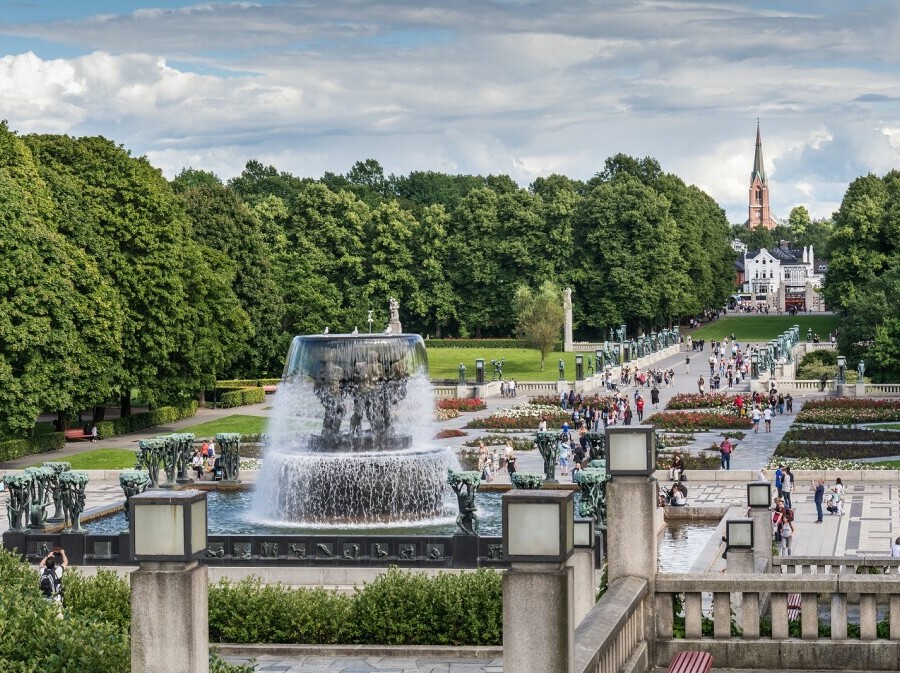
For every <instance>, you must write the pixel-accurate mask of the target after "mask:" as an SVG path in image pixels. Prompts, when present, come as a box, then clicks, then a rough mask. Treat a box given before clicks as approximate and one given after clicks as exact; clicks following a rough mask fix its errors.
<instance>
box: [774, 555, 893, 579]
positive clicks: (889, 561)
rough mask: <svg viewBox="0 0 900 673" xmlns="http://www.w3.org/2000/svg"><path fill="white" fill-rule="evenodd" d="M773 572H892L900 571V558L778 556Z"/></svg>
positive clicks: (813, 573) (822, 573)
mask: <svg viewBox="0 0 900 673" xmlns="http://www.w3.org/2000/svg"><path fill="white" fill-rule="evenodd" d="M772 566H773V567H772V572H774V573H776V574H778V573H780V574H784V575H856V574H857V573H860V572H861V573H863V574H866V573H868V572H869V571H870V569H872V570H874V571H877V572H883V571H884V570H885V569H889V571H890V573H894V574H897V573H898V571H900V558H891V557H890V556H777V557H775V558H773V559H772Z"/></svg>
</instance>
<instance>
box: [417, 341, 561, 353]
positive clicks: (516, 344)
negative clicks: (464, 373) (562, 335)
mask: <svg viewBox="0 0 900 673" xmlns="http://www.w3.org/2000/svg"><path fill="white" fill-rule="evenodd" d="M425 346H426V347H427V348H525V349H533V348H534V346H533V345H532V344H531V343H530V342H528V341H525V340H524V339H428V340H427V341H426V342H425ZM553 350H554V351H561V350H562V343H558V344H556V345H555V346H554V347H553Z"/></svg>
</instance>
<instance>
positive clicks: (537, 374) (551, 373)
mask: <svg viewBox="0 0 900 673" xmlns="http://www.w3.org/2000/svg"><path fill="white" fill-rule="evenodd" d="M427 343H428V342H426V344H427ZM583 355H584V356H585V358H584V366H585V372H584V374H585V376H587V356H588V355H591V359H593V355H592V354H590V353H584V354H583ZM477 358H483V359H484V376H485V379H486V380H488V381H490V379H491V377H492V376H493V374H494V367H493V365H491V360H499V359H501V358H505V359H506V362H504V363H503V377H504V378H514V379H516V380H518V381H556V380H557V379H558V378H559V366H558V364H557V363H558V362H559V360H560V359H562V360H564V361H565V363H566V378H567V379H569V380H570V381H571V380H573V379H574V378H575V353H551V354H550V355H548V356H547V360H546V361H545V363H544V371H541V355H540V353H538V351H536V350H529V349H525V348H431V349H429V350H428V370H429V373H430V375H431V378H433V379H454V380H456V378H457V376H458V375H459V363H460V362H462V363H463V364H464V365H465V366H466V379H468V380H469V381H474V380H475V360H476V359H477Z"/></svg>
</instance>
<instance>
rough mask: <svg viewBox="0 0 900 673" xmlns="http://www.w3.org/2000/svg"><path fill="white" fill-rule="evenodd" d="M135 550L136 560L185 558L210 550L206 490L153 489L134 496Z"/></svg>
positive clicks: (133, 551) (132, 513) (131, 509)
mask: <svg viewBox="0 0 900 673" xmlns="http://www.w3.org/2000/svg"><path fill="white" fill-rule="evenodd" d="M129 507H130V511H131V517H130V528H131V553H132V556H133V557H134V559H135V560H136V561H161V562H176V563H177V562H182V563H187V562H190V561H194V560H197V559H199V558H202V557H203V556H204V554H205V553H206V548H207V545H206V493H205V492H204V491H175V492H172V493H165V492H160V491H150V492H146V493H140V494H138V495H135V496H132V498H131V500H129Z"/></svg>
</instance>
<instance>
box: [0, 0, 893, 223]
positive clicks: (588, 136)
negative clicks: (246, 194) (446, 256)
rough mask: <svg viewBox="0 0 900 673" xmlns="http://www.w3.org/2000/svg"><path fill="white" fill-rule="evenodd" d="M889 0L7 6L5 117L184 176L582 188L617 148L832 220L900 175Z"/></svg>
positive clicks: (743, 200) (61, 0)
mask: <svg viewBox="0 0 900 673" xmlns="http://www.w3.org/2000/svg"><path fill="white" fill-rule="evenodd" d="M898 45H900V3H898V2H897V1H896V0H814V1H813V0H810V1H806V2H801V1H799V0H771V1H769V2H759V1H756V0H746V1H744V0H742V1H737V0H718V1H717V2H705V1H703V0H698V1H690V0H658V1H654V0H594V1H589V0H580V1H576V0H407V1H404V0H394V1H393V2H389V1H386V2H375V1H367V0H302V1H297V2H292V1H290V0H257V1H254V2H216V1H208V2H201V3H197V4H192V3H190V2H186V1H184V0H82V1H78V2H74V1H72V0H21V1H15V0H0V118H5V119H7V120H8V121H9V125H10V127H11V128H12V129H14V130H16V131H18V132H19V133H31V132H35V133H67V134H71V135H76V136H81V135H103V136H106V137H107V138H110V139H112V140H114V141H116V142H117V143H120V144H122V145H124V146H125V147H126V148H128V149H130V150H131V151H132V152H133V153H134V154H137V155H142V154H145V155H147V157H148V158H149V159H150V161H151V162H152V163H153V164H154V165H156V166H158V167H160V168H162V169H163V171H164V172H165V174H166V175H167V176H169V177H172V176H174V175H176V174H177V173H178V171H180V170H181V168H183V167H186V166H191V167H194V168H202V169H206V170H211V171H214V172H215V173H216V174H218V175H219V176H220V177H222V178H223V179H228V178H230V177H232V176H234V175H236V174H238V173H240V171H241V170H242V168H243V166H244V164H245V162H246V161H247V160H248V159H257V160H259V161H262V162H263V163H267V164H273V165H275V166H276V167H278V168H279V169H280V170H284V171H288V172H290V173H293V174H295V175H300V176H313V177H319V176H321V175H322V173H323V172H325V171H333V172H337V173H346V172H347V170H348V169H349V168H350V166H352V164H353V163H354V162H355V161H358V160H362V159H366V158H374V159H377V160H378V161H380V162H381V164H382V166H384V168H385V172H386V173H388V174H390V173H397V174H404V173H408V172H410V171H413V170H438V171H444V172H449V173H480V174H488V173H495V174H496V173H506V174H508V175H511V176H512V177H513V178H514V179H515V180H516V181H518V182H519V183H520V184H522V185H527V184H528V183H529V182H531V181H532V180H533V179H534V178H535V177H537V176H542V175H549V174H551V173H563V174H565V175H568V176H570V177H575V178H583V179H586V178H589V177H591V176H592V175H594V174H595V173H596V172H598V171H599V170H601V169H602V167H603V161H604V159H605V158H606V157H607V156H609V155H611V154H614V153H617V152H624V153H627V154H630V155H634V156H647V155H650V156H654V157H656V158H657V159H658V160H659V161H660V163H661V164H662V166H663V169H664V170H666V171H670V172H673V173H676V174H678V175H680V176H682V177H683V178H684V179H685V180H686V181H688V182H690V183H694V184H696V185H698V186H699V187H701V188H702V189H704V190H706V191H707V192H709V193H710V194H711V195H712V196H713V198H715V199H716V200H717V201H718V202H719V203H720V204H721V205H722V207H723V208H725V209H726V211H727V213H728V217H729V220H730V221H732V222H738V221H741V222H742V221H744V220H745V219H746V217H747V208H746V204H747V187H748V183H749V176H750V169H751V167H752V163H753V150H754V140H755V133H756V119H757V117H758V118H760V123H761V126H762V134H763V143H764V154H765V159H766V167H767V169H768V173H769V181H770V190H771V198H772V206H773V211H774V213H775V214H776V215H777V216H779V217H787V214H788V213H789V211H790V209H791V208H792V207H793V206H795V205H798V204H804V205H806V206H807V207H808V208H809V209H810V212H811V213H812V214H813V216H815V217H825V216H829V215H830V214H831V213H832V212H833V211H834V209H835V208H836V207H837V205H838V204H839V203H840V200H841V198H842V196H843V193H844V190H845V189H846V187H847V184H848V183H849V182H850V181H851V180H852V179H854V178H855V177H857V176H859V175H862V174H865V173H867V172H870V171H872V172H875V173H879V174H883V173H884V172H886V171H888V170H890V169H892V168H900V160H898V150H900V46H898Z"/></svg>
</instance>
